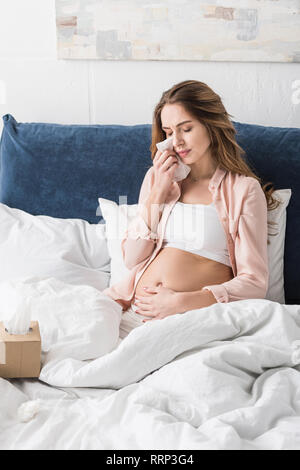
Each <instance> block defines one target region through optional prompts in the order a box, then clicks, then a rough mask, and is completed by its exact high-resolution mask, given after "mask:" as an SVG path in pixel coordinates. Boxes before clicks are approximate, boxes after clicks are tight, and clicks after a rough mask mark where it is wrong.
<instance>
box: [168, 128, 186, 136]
mask: <svg viewBox="0 0 300 470" xmlns="http://www.w3.org/2000/svg"><path fill="white" fill-rule="evenodd" d="M191 130H192V129H183V132H190V131H191ZM172 135H173V133H172V132H170V134H168V133H167V134H166V137H167V138H169V137H171V136H172Z"/></svg>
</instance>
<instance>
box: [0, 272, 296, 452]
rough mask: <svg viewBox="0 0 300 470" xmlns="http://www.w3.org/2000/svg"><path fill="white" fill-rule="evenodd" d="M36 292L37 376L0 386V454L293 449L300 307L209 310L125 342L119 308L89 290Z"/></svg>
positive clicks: (46, 285) (45, 287) (235, 305)
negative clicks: (23, 415)
mask: <svg viewBox="0 0 300 470" xmlns="http://www.w3.org/2000/svg"><path fill="white" fill-rule="evenodd" d="M31 288H32V296H31V297H30V298H31V302H32V312H33V319H34V320H38V321H39V324H40V329H41V336H42V344H43V366H42V370H41V375H40V380H39V381H34V380H19V381H18V380H10V381H8V380H4V379H0V393H1V403H0V417H1V421H0V449H4V448H16V449H20V448H25V449H26V448H27V449H28V448H30V449H79V448H82V449H300V394H299V390H300V306H297V305H280V304H278V303H275V302H270V301H267V300H260V299H254V300H253V299H252V300H244V301H238V302H232V303H229V304H215V305H212V306H210V307H207V308H203V309H195V310H191V311H189V312H186V313H184V314H178V315H173V316H170V317H168V318H165V319H163V320H158V321H153V322H146V323H145V324H144V325H143V326H141V327H138V328H136V329H134V330H133V331H132V332H131V333H130V334H129V335H128V336H127V337H126V338H125V339H124V340H120V339H119V337H118V327H119V323H120V319H121V314H122V312H121V307H120V306H119V305H118V304H117V303H116V302H113V301H112V300H110V299H109V298H108V297H106V296H105V295H104V294H102V293H101V292H99V291H97V290H96V289H94V288H91V287H87V286H71V285H68V284H64V283H62V282H60V281H58V280H56V279H53V278H51V279H44V280H33V281H32V284H31ZM30 400H31V401H33V400H38V408H37V411H36V413H35V414H34V416H33V417H32V419H29V420H28V421H27V422H22V421H20V415H19V413H18V410H19V408H20V406H21V405H24V403H25V404H26V402H29V401H30Z"/></svg>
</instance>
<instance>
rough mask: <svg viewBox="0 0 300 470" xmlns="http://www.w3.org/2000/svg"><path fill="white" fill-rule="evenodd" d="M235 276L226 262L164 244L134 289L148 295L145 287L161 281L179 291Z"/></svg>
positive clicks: (219, 281)
mask: <svg viewBox="0 0 300 470" xmlns="http://www.w3.org/2000/svg"><path fill="white" fill-rule="evenodd" d="M232 278H233V272H232V269H231V268H230V267H229V266H226V265H225V264H222V263H218V262H217V261H214V260H210V259H208V258H203V257H202V256H199V255H196V254H194V253H189V252H188V251H184V250H180V249H178V248H171V247H169V248H163V249H162V250H161V251H160V252H159V254H158V255H157V256H156V258H154V260H153V261H152V262H151V263H150V264H149V266H148V267H147V269H146V270H145V271H144V272H143V274H142V276H141V277H140V279H139V281H138V283H137V285H136V290H135V293H136V294H137V295H142V296H145V295H147V294H146V293H145V291H144V290H143V287H146V286H157V285H158V284H159V283H162V285H163V286H164V287H168V288H170V289H173V290H175V291H178V292H183V291H185V292H192V291H195V290H199V289H201V288H202V287H204V286H207V285H211V284H222V283H223V282H226V281H230V279H232ZM148 295H150V294H148Z"/></svg>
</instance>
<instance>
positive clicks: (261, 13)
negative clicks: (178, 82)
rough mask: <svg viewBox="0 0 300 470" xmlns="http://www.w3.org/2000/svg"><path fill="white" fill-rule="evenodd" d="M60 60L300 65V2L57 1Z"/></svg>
mask: <svg viewBox="0 0 300 470" xmlns="http://www.w3.org/2000/svg"><path fill="white" fill-rule="evenodd" d="M56 24H57V45H58V57H59V58H62V59H101V60H177V61H244V62H300V0H221V1H220V0H163V1H159V0H152V1H151V0H56Z"/></svg>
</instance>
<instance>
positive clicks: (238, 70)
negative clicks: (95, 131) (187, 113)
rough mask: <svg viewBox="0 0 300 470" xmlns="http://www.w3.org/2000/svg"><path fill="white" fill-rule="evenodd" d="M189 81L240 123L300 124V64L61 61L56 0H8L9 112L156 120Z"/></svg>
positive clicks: (1, 68)
mask: <svg viewBox="0 0 300 470" xmlns="http://www.w3.org/2000/svg"><path fill="white" fill-rule="evenodd" d="M186 79H196V80H200V81H203V82H205V83H207V84H208V85H209V86H210V87H212V88H213V89H214V90H215V91H216V92H217V93H219V94H220V96H221V97H222V99H223V102H224V104H225V106H226V109H227V111H228V112H229V113H230V114H232V115H233V119H234V120H236V121H240V122H248V123H254V124H261V125H272V126H283V127H300V64H293V63H254V62H252V63H251V62H249V63H245V62H172V61H171V62H165V61H132V62H129V61H128V62H126V61H100V60H99V61H83V60H69V61H67V60H58V59H56V30H55V0H26V1H24V0H0V115H1V116H2V115H4V114H6V113H10V114H12V115H14V116H15V118H16V119H17V120H18V121H23V122H24V121H26V122H29V121H35V122H56V123H66V124H69V123H74V124H88V123H98V124H144V123H151V121H152V113H153V109H154V106H155V104H156V103H157V101H158V100H159V98H160V96H161V94H162V92H163V91H164V90H166V89H167V88H169V87H171V86H172V85H173V84H175V83H177V82H179V81H182V80H186ZM1 128H2V120H1V123H0V131H1Z"/></svg>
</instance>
